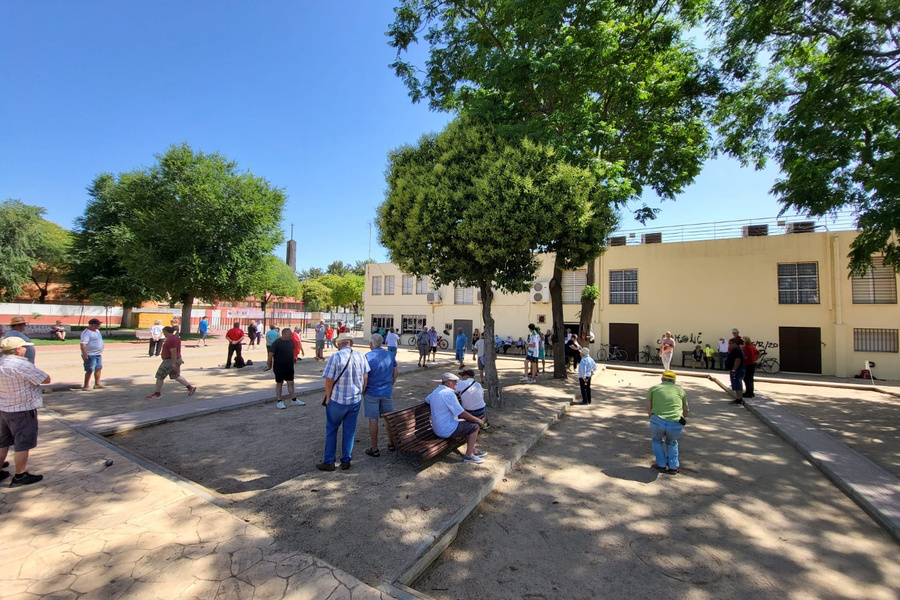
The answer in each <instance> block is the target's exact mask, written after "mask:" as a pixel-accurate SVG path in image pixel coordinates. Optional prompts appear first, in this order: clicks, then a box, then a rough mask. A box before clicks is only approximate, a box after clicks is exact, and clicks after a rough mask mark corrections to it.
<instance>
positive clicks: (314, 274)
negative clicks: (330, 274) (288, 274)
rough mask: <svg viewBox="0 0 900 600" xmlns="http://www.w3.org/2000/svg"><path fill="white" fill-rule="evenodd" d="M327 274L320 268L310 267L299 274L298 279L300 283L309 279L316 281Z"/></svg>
mask: <svg viewBox="0 0 900 600" xmlns="http://www.w3.org/2000/svg"><path fill="white" fill-rule="evenodd" d="M324 274H325V271H323V270H322V269H320V268H318V267H310V268H308V269H304V270H302V271H300V272H299V273H298V274H297V279H299V280H300V281H306V280H307V279H316V278H318V277H321V276H322V275H324Z"/></svg>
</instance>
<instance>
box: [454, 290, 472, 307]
mask: <svg viewBox="0 0 900 600" xmlns="http://www.w3.org/2000/svg"><path fill="white" fill-rule="evenodd" d="M453 304H475V288H473V287H459V286H457V287H456V288H454V290H453Z"/></svg>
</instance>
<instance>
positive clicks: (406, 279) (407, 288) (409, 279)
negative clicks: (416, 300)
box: [403, 275, 415, 296]
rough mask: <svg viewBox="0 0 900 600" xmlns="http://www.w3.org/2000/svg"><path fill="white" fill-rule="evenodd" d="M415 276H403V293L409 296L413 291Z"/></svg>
mask: <svg viewBox="0 0 900 600" xmlns="http://www.w3.org/2000/svg"><path fill="white" fill-rule="evenodd" d="M414 280H415V277H413V276H412V275H404V276H403V294H404V295H406V296H409V295H411V294H412V293H413V281H414Z"/></svg>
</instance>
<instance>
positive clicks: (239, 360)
mask: <svg viewBox="0 0 900 600" xmlns="http://www.w3.org/2000/svg"><path fill="white" fill-rule="evenodd" d="M246 366H247V363H245V362H244V357H243V356H236V357H235V359H234V368H235V369H243V368H244V367H246Z"/></svg>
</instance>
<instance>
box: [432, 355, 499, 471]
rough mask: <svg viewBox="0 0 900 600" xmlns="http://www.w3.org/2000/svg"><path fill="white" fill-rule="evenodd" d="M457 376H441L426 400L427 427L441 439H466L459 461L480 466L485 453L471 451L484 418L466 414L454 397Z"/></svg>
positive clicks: (473, 448) (449, 374) (446, 374)
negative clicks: (428, 424)
mask: <svg viewBox="0 0 900 600" xmlns="http://www.w3.org/2000/svg"><path fill="white" fill-rule="evenodd" d="M458 385H459V377H457V376H456V375H454V374H453V373H444V374H443V375H442V376H441V385H439V386H437V388H435V390H434V391H433V392H431V393H430V394H429V395H428V396H427V397H426V398H425V402H427V403H428V404H429V405H430V406H431V428H432V429H434V433H435V435H437V436H438V437H442V438H461V437H464V438H466V454H465V456H463V462H467V463H474V464H481V463H483V462H484V458H483V457H485V456H487V452H484V451H483V450H478V449H477V448H475V443H476V442H477V441H478V430H479V429H481V427H482V426H483V425H484V419H479V418H478V417H476V416H474V415H472V414H469V413H468V412H466V410H465V409H463V407H462V405H460V403H459V400H457V398H456V387H457V386H458Z"/></svg>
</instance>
